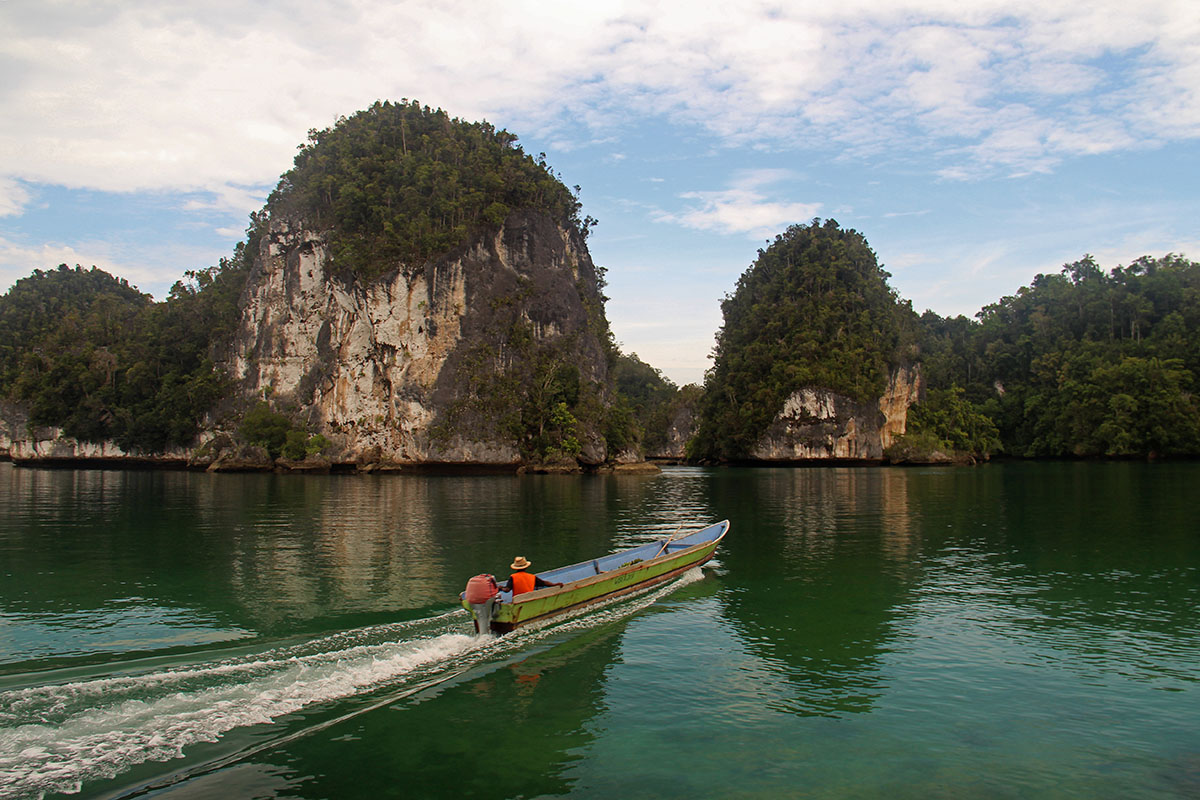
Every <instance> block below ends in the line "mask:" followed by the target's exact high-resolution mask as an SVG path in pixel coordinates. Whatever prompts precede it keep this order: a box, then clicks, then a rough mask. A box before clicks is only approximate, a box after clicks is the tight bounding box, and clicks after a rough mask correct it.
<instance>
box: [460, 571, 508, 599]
mask: <svg viewBox="0 0 1200 800" xmlns="http://www.w3.org/2000/svg"><path fill="white" fill-rule="evenodd" d="M499 591H500V587H499V586H497V585H496V579H495V578H493V577H492V576H491V575H488V574H486V573H485V574H483V575H476V576H475V577H474V578H471V580H469V581H467V591H466V592H464V595H465V599H466V601H467V602H468V603H471V604H472V605H474V604H476V603H486V602H487V601H488V600H489V599H490V598H492V597H495V596H496V593H497V592H499Z"/></svg>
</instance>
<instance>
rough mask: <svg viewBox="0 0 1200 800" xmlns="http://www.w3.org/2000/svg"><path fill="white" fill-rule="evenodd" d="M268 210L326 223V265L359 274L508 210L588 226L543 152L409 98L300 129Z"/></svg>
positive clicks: (447, 245) (411, 256)
mask: <svg viewBox="0 0 1200 800" xmlns="http://www.w3.org/2000/svg"><path fill="white" fill-rule="evenodd" d="M576 191H578V187H576ZM267 208H268V210H269V211H271V212H272V213H275V212H281V213H286V214H295V215H302V216H304V217H305V218H307V219H308V220H310V221H311V222H312V223H314V224H316V225H317V226H318V227H319V228H321V229H323V230H325V231H327V232H328V235H329V243H330V253H331V262H332V263H331V267H332V269H333V271H334V272H335V273H338V274H341V275H346V276H349V275H356V276H358V277H359V278H361V279H365V280H370V279H372V278H375V277H378V276H380V275H382V274H384V273H386V272H389V271H391V270H393V269H395V268H396V267H397V266H400V265H406V266H407V267H409V268H416V267H419V266H420V265H421V264H422V263H424V262H425V261H426V260H428V259H430V258H433V257H435V256H438V255H441V254H443V253H446V252H448V251H449V250H452V249H453V248H454V247H456V246H457V245H459V244H461V243H463V242H464V241H465V240H466V239H467V238H468V236H469V235H470V233H471V232H472V231H473V230H475V229H477V228H479V227H481V226H490V227H499V226H500V225H501V224H502V223H503V222H504V220H505V218H506V217H507V216H508V214H509V212H510V211H512V210H515V209H535V210H539V211H544V212H546V213H547V214H549V215H550V216H551V217H552V218H553V219H554V220H555V221H556V222H558V223H559V224H561V225H563V226H564V227H574V228H576V229H577V230H579V232H580V233H581V234H583V235H585V236H586V235H587V231H588V229H589V227H590V226H591V225H592V224H594V220H591V219H590V218H589V219H585V220H582V221H581V220H580V218H579V210H580V204H579V201H578V200H577V199H576V196H575V194H573V193H572V192H571V190H569V189H567V187H566V186H564V185H563V184H562V182H561V181H560V180H559V179H558V178H557V177H556V176H555V175H554V174H552V173H551V171H550V170H549V168H548V167H547V165H546V161H545V156H544V155H542V156H539V157H538V159H537V160H535V159H533V158H531V157H530V156H529V155H527V154H526V153H525V152H523V151H522V150H521V147H520V146H519V145H518V144H517V137H516V136H515V135H514V134H511V133H509V132H508V131H505V130H497V129H496V128H494V127H493V126H492V125H491V124H489V123H487V122H466V121H463V120H460V119H457V118H451V117H450V116H449V115H448V114H447V113H446V112H445V111H442V110H441V109H436V110H434V109H430V108H429V106H422V105H420V104H419V103H418V102H417V101H415V100H414V101H411V102H410V101H407V100H402V101H401V102H399V103H391V102H376V103H375V104H374V105H373V106H371V107H370V108H368V109H366V110H365V111H360V112H359V113H357V114H355V115H354V116H352V117H349V118H347V117H342V118H341V119H339V120H338V121H337V123H336V124H335V125H333V126H332V127H330V128H326V129H325V130H320V131H318V130H311V131H309V134H308V143H307V144H305V145H302V146H301V147H300V152H299V153H298V154H297V155H296V159H295V166H293V167H292V169H291V170H289V171H288V172H286V173H285V174H284V175H283V177H282V179H281V180H280V182H279V185H278V187H276V189H275V191H274V192H273V193H272V194H271V197H270V199H269V200H268V201H267Z"/></svg>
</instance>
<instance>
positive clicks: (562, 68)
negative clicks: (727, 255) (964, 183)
mask: <svg viewBox="0 0 1200 800" xmlns="http://www.w3.org/2000/svg"><path fill="white" fill-rule="evenodd" d="M0 25H2V26H3V27H4V28H5V30H6V35H5V37H3V40H2V41H0V64H2V65H3V69H4V73H5V76H6V81H5V83H6V85H5V87H4V88H3V89H0V112H2V113H0V177H3V178H5V179H6V180H7V184H6V185H5V186H3V187H0V190H7V191H0V198H2V197H5V196H6V195H7V196H9V197H11V196H12V195H11V188H10V187H11V186H12V185H13V184H12V179H14V178H18V179H22V180H26V181H32V182H37V183H53V184H61V185H64V186H68V187H87V188H94V189H100V190H105V191H129V190H146V189H151V190H156V189H169V190H187V191H197V190H204V191H212V192H215V193H217V194H219V195H222V196H223V197H225V198H226V199H227V200H228V201H229V202H233V203H237V204H241V205H242V206H243V208H242V209H241V210H243V211H245V210H249V208H250V207H253V206H252V205H251V206H247V205H246V204H257V202H258V198H257V197H251V196H249V195H247V194H245V193H244V192H243V193H241V194H239V191H240V190H239V189H238V187H247V186H261V185H266V184H272V183H273V182H274V180H275V179H276V177H277V176H278V175H279V174H280V173H281V172H282V171H283V170H285V169H286V168H287V167H288V166H289V165H290V162H291V156H292V154H293V153H294V147H295V146H296V144H298V143H299V139H301V138H302V136H303V133H304V131H306V130H308V129H309V128H310V127H325V126H327V125H329V124H331V123H332V122H333V121H334V120H335V119H336V117H337V116H338V115H339V114H347V113H352V112H353V111H354V110H357V109H360V108H363V107H365V106H366V105H368V104H369V103H370V102H372V101H373V100H375V99H378V98H392V99H398V98H399V97H417V98H419V99H421V100H423V101H427V102H430V103H431V104H436V105H441V106H444V107H446V108H448V109H450V110H451V111H452V112H453V113H456V114H458V115H461V116H464V117H468V118H479V117H482V116H487V117H489V118H492V119H493V120H503V121H504V124H507V125H508V126H510V127H515V128H517V129H518V130H527V131H528V130H550V129H553V128H555V127H556V126H557V125H558V124H559V122H560V121H563V120H571V121H573V122H582V123H583V124H585V125H587V126H591V127H595V128H605V127H612V126H619V125H621V124H622V121H623V120H625V119H627V117H628V115H629V114H630V113H634V112H640V113H645V112H647V111H648V112H650V113H666V114H668V115H670V116H672V117H674V118H676V119H677V120H682V121H687V122H690V123H692V124H696V125H701V126H704V127H706V128H708V129H710V130H711V131H713V132H714V133H716V134H718V135H719V136H722V137H725V138H726V139H727V140H729V141H730V142H747V141H767V142H770V141H779V142H783V141H786V142H788V143H791V144H795V143H801V144H804V145H808V146H814V147H824V148H829V147H836V148H841V149H846V150H849V151H851V152H859V153H872V152H877V151H880V150H881V149H884V148H888V149H890V150H897V149H905V148H910V149H917V150H921V149H924V150H933V151H942V152H944V153H945V160H946V163H943V164H942V165H941V168H942V169H943V170H944V171H946V172H947V173H955V172H958V173H973V172H975V171H977V170H978V169H980V168H984V169H988V170H992V169H1000V170H1002V171H1014V170H1015V171H1037V170H1044V169H1049V168H1052V167H1053V165H1054V164H1055V163H1057V162H1058V161H1059V160H1061V159H1062V158H1067V157H1072V156H1074V155H1077V154H1080V153H1089V152H1097V151H1098V150H1099V151H1105V150H1112V149H1120V148H1126V147H1131V146H1137V145H1138V144H1139V143H1141V144H1144V143H1146V142H1151V143H1158V142H1162V141H1169V140H1178V139H1188V138H1194V137H1196V136H1198V135H1200V15H1197V14H1196V13H1195V11H1194V7H1193V5H1192V4H1190V3H1187V2H1173V1H1172V0H1146V1H1145V2H1142V3H1139V4H1138V5H1137V7H1136V8H1132V7H1129V6H1128V5H1127V4H1126V3H1125V2H1124V0H1097V1H1096V2H1089V3H1086V4H1073V5H1067V6H1062V5H1059V4H1051V5H1047V4H1045V3H1040V2H1032V0H1025V1H1024V2H1017V3H1012V2H1000V0H983V1H979V2H972V3H957V2H949V0H909V1H908V2H899V3H896V2H891V1H890V0H888V2H884V0H850V1H849V2H844V3H838V4H835V5H832V6H831V5H829V4H824V3H816V2H800V3H792V4H786V5H784V6H780V5H778V4H774V3H768V2H765V1H763V2H748V3H744V4H741V5H739V6H738V7H737V11H736V12H731V10H730V8H729V7H728V6H719V5H713V6H704V5H697V4H695V3H693V2H683V0H675V1H670V2H659V3H654V4H651V5H646V6H638V7H637V8H636V9H635V8H633V7H632V6H625V5H624V4H621V3H617V2H611V3H586V4H584V3H578V4H574V3H563V4H550V5H546V4H544V3H534V2H532V0H513V1H512V2H507V3H504V4H496V3H487V2H471V1H470V0H452V1H451V2H442V1H441V0H439V1H438V2H433V0H417V2H403V3H387V2H379V1H378V0H343V2H340V3H337V4H317V3H310V4H304V3H288V4H283V3H278V2H275V3H263V4H244V3H234V2H216V3H206V4H169V5H164V4H161V3H158V2H154V3H150V2H137V0H130V1H129V2H123V3H120V4H75V3H71V4H67V3H57V4H50V3H45V2H41V0H38V2H8V3H5V4H3V6H0ZM1014 112H1016V113H1014ZM19 202H20V198H19V197H18V198H17V200H16V201H13V200H11V199H10V200H7V201H2V200H0V203H4V204H2V205H0V213H8V214H12V213H16V212H15V211H14V209H19V207H20V205H19Z"/></svg>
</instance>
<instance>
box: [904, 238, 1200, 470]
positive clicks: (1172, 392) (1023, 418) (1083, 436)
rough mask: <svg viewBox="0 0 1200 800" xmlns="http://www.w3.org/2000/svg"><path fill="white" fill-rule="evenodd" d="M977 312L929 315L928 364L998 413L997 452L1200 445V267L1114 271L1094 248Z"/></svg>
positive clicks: (1116, 451) (1162, 264)
mask: <svg viewBox="0 0 1200 800" xmlns="http://www.w3.org/2000/svg"><path fill="white" fill-rule="evenodd" d="M976 317H977V319H975V320H970V319H967V318H966V317H962V316H958V317H954V318H944V317H939V316H938V315H937V314H934V313H933V312H931V311H927V312H925V314H924V315H923V316H922V317H921V324H922V343H921V350H922V362H923V368H924V372H925V377H926V379H927V381H928V385H929V386H930V387H932V388H933V389H935V390H943V391H946V392H952V393H953V394H954V396H955V397H957V398H960V399H959V401H958V402H959V403H960V404H969V406H970V408H971V409H973V410H974V411H976V412H978V413H982V414H983V415H986V417H987V418H988V419H990V420H991V421H992V423H993V424H994V425H995V428H996V431H997V434H998V439H999V443H998V446H997V447H995V448H994V449H995V450H996V451H998V452H1002V453H1006V454H1009V455H1013V456H1030V457H1038V456H1053V457H1060V456H1092V457H1094V456H1139V457H1141V456H1152V455H1194V454H1197V453H1200V398H1198V397H1197V395H1196V394H1195V392H1196V390H1197V388H1198V386H1200V384H1198V378H1200V264H1197V263H1196V262H1193V261H1189V260H1187V259H1185V258H1183V257H1180V256H1176V255H1167V256H1165V257H1163V258H1151V257H1149V256H1145V257H1142V258H1139V259H1137V260H1136V261H1134V262H1133V263H1131V264H1129V265H1128V266H1124V267H1121V266H1118V267H1114V268H1113V269H1111V270H1110V271H1108V272H1105V271H1104V270H1103V269H1101V268H1100V266H1099V265H1098V264H1097V263H1096V261H1095V259H1094V258H1092V257H1091V256H1085V257H1084V258H1083V259H1081V260H1079V261H1076V262H1074V263H1072V264H1067V265H1066V266H1064V267H1063V269H1062V271H1061V272H1060V273H1057V274H1049V275H1038V276H1037V277H1035V278H1034V279H1033V282H1032V283H1031V285H1030V286H1027V287H1022V288H1021V289H1019V290H1018V291H1017V293H1016V294H1015V295H1012V296H1009V297H1005V298H1002V299H1001V300H1000V301H998V302H996V303H993V304H991V305H988V306H986V307H984V308H983V310H981V311H980V312H979V313H978V314H977V315H976ZM931 396H932V392H931Z"/></svg>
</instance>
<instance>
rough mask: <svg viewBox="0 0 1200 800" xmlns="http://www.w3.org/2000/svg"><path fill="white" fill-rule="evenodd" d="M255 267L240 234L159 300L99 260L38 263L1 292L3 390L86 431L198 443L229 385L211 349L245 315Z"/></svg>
mask: <svg viewBox="0 0 1200 800" xmlns="http://www.w3.org/2000/svg"><path fill="white" fill-rule="evenodd" d="M256 224H257V220H256V221H255V222H254V223H252V225H251V231H250V233H251V241H254V240H255V239H254V236H255V226H256ZM248 267H249V259H248V257H247V251H246V246H245V245H239V248H238V250H237V251H236V252H235V255H234V258H233V259H230V260H226V259H223V260H222V261H221V263H220V264H219V265H218V266H215V267H211V268H209V269H205V270H199V271H194V272H188V273H186V277H187V283H184V282H179V283H176V284H175V286H174V287H173V288H172V289H171V293H170V296H169V297H168V298H167V300H166V301H164V302H161V303H155V302H153V301H152V300H151V299H150V297H149V296H147V295H144V294H142V293H141V292H138V291H137V290H136V289H135V288H133V287H131V286H129V284H128V283H127V282H126V281H124V280H121V279H118V278H114V277H113V276H112V275H109V274H108V273H106V272H104V271H102V270H99V269H97V268H95V267H93V268H91V269H90V270H84V269H82V268H81V267H78V266H77V267H75V268H73V269H72V268H70V267H68V266H67V265H65V264H63V265H61V266H59V267H58V269H56V270H48V271H42V270H37V271H35V272H34V274H33V275H31V276H29V277H27V278H22V279H21V280H19V281H17V283H16V284H15V285H14V286H13V287H12V288H11V289H10V290H9V291H8V292H7V293H6V294H5V295H4V296H3V297H0V396H3V397H4V398H5V399H8V400H10V401H15V402H19V403H22V404H24V405H26V406H27V407H28V408H29V412H30V424H32V425H47V426H57V427H60V428H62V430H63V432H64V433H65V434H66V435H68V436H72V437H75V438H77V439H80V440H82V441H88V442H101V441H105V440H111V441H115V442H116V443H117V444H118V445H120V446H121V447H122V448H123V449H124V450H126V451H127V452H140V453H158V452H161V451H163V450H164V449H166V448H167V447H170V446H172V445H187V444H189V443H191V441H192V440H193V439H194V437H195V435H196V433H197V432H198V430H199V425H200V421H201V419H202V418H203V416H204V415H205V414H206V413H207V412H208V411H210V410H211V409H212V408H213V406H214V405H215V404H216V403H217V401H218V400H220V399H221V398H223V397H225V396H226V395H227V394H228V391H229V383H228V380H227V379H226V377H225V376H224V375H223V374H222V373H221V372H220V371H218V370H217V369H216V367H215V366H214V363H213V350H214V347H215V346H216V343H217V342H221V341H224V340H225V339H226V338H227V337H228V336H229V335H230V334H231V333H232V331H233V328H234V326H235V325H236V323H237V319H238V315H237V313H236V304H237V298H238V294H239V293H240V292H241V289H242V286H243V285H244V283H245V277H246V273H247V270H248Z"/></svg>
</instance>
